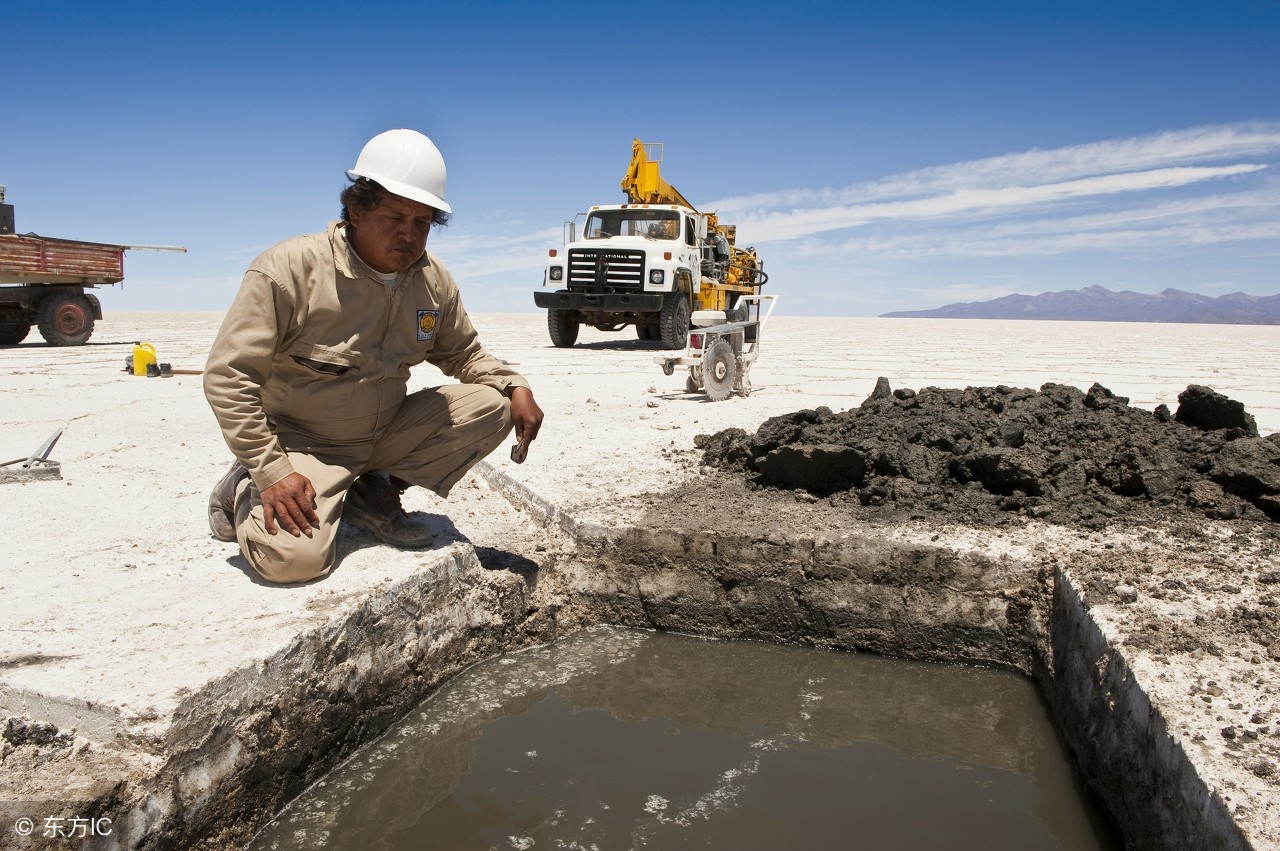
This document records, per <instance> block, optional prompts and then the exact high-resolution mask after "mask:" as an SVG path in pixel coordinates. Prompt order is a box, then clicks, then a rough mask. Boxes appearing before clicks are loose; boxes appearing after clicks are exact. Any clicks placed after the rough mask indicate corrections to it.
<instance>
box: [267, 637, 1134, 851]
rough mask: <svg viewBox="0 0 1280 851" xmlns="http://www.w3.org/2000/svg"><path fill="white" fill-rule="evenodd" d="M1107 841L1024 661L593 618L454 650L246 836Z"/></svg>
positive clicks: (664, 841) (768, 842)
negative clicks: (1007, 663)
mask: <svg viewBox="0 0 1280 851" xmlns="http://www.w3.org/2000/svg"><path fill="white" fill-rule="evenodd" d="M956 835H964V836H967V837H970V838H971V840H972V842H973V844H974V847H982V848H984V849H993V850H994V849H1014V848H1017V849H1022V848H1028V847H1057V848H1062V849H1111V848H1117V847H1119V846H1118V844H1117V843H1116V842H1115V840H1114V838H1113V837H1112V836H1111V834H1109V833H1108V832H1107V830H1106V829H1105V828H1103V827H1101V826H1100V825H1099V824H1098V823H1097V819H1096V818H1095V817H1094V816H1093V815H1092V814H1091V813H1090V811H1089V810H1088V808H1087V807H1086V806H1085V805H1084V803H1083V802H1082V801H1081V799H1080V796H1079V793H1078V789H1077V788H1076V786H1075V784H1074V781H1073V778H1072V775H1071V772H1070V770H1069V768H1068V766H1067V764H1066V763H1065V760H1064V758H1063V756H1062V754H1061V753H1060V752H1059V751H1058V743H1057V739H1056V737H1055V735H1054V732H1053V730H1052V727H1051V725H1050V723H1049V721H1048V719H1047V717H1046V716H1045V712H1044V709H1043V707H1042V705H1041V704H1040V702H1039V700H1038V699H1037V697H1036V695H1035V693H1034V689H1033V687H1032V686H1031V685H1030V683H1029V682H1027V681H1026V680H1024V679H1022V678H1020V677H1018V676H1016V675H1012V674H1007V673H1001V672H993V671H980V670H972V669H957V668H945V667H939V666H931V665H925V664H920V663H909V662H900V661H894V660H886V659H882V658H878V657H871V656H862V655H856V654H847V653H830V652H825V651H816V650H805V649H800V648H794V647H780V646H775V645H768V644H759V643H751V642H738V643H732V642H719V641H707V640H702V639H694V638H688V637H683V636H675V635H668V634H659V633H647V632H639V631H632V630H622V629H613V628H606V627H599V628H595V629H592V630H588V631H586V632H584V633H580V634H578V635H576V636H573V637H571V638H569V639H565V640H563V641H561V642H558V643H556V644H552V645H549V646H546V647H539V648H534V649H531V650H526V651H522V652H520V653H517V654H511V655H508V656H504V657H501V658H499V659H495V660H492V661H490V662H487V663H483V664H480V665H477V666H475V667H474V668H472V669H471V670H469V671H467V672H465V673H464V674H462V675H461V676H459V677H457V678H455V679H454V680H452V681H450V682H449V683H448V684H446V685H445V686H444V687H442V688H441V689H440V690H439V691H438V692H437V693H436V694H435V695H434V696H433V697H432V698H431V699H429V700H428V701H426V702H425V703H424V704H423V705H422V706H421V707H420V708H419V709H418V710H417V711H415V712H413V713H411V714H410V716H409V717H408V718H406V719H405V720H404V721H402V722H401V723H400V724H399V725H397V726H396V727H394V728H393V729H392V730H390V731H389V732H388V733H387V734H386V735H385V736H384V737H383V738H382V739H381V740H379V741H377V742H374V743H373V744H372V745H370V746H369V747H366V748H365V749H363V750H361V751H359V752H358V753H356V754H355V755H354V756H353V757H352V758H351V759H350V760H349V761H348V762H347V763H346V764H345V765H343V766H342V767H340V768H339V769H337V770H335V771H334V772H333V773H331V774H330V775H329V776H328V777H326V778H325V779H324V780H322V781H320V782H319V783H317V784H316V785H315V786H314V787H313V788H312V789H311V790H309V791H308V792H307V793H306V794H305V795H304V796H302V797H301V798H300V799H298V800H297V801H295V802H294V803H293V804H292V805H291V806H290V807H289V808H288V809H287V810H286V812H284V813H283V814H282V815H281V816H279V817H278V818H277V819H276V820H275V821H274V822H273V823H272V824H271V825H269V826H268V827H267V828H265V829H264V830H263V831H262V832H261V833H260V834H259V835H258V836H257V837H256V838H255V840H254V841H253V842H252V843H251V844H250V845H249V849H250V851H262V849H303V848H336V849H348V848H350V849H355V848H367V847H378V848H386V849H411V848H412V849H418V848H422V847H448V848H521V849H529V848H534V847H538V848H548V847H549V848H568V849H584V851H586V849H593V848H609V849H614V848H666V847H677V846H678V847H688V846H703V845H708V844H710V846H712V847H733V848H736V849H751V848H778V847H794V846H795V844H797V843H798V842H799V843H801V844H804V845H810V846H815V845H816V846H832V847H843V846H846V845H848V843H849V842H850V841H851V840H852V839H853V838H854V837H856V838H857V841H858V843H859V844H860V845H863V846H864V847H894V848H898V849H915V848H936V847H945V846H946V844H947V842H948V841H949V840H950V839H954V837H955V836H956Z"/></svg>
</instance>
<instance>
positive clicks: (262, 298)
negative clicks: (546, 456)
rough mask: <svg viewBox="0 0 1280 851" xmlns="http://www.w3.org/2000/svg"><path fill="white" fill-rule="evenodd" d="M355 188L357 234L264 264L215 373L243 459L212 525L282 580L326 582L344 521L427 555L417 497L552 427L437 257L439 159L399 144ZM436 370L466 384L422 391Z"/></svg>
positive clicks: (370, 150) (218, 498)
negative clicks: (426, 373)
mask: <svg viewBox="0 0 1280 851" xmlns="http://www.w3.org/2000/svg"><path fill="white" fill-rule="evenodd" d="M347 176H348V177H349V178H350V180H351V184H350V185H349V186H348V187H347V188H346V189H345V190H344V191H343V193H342V220H341V221H339V222H334V223H332V224H331V225H330V226H329V228H328V231H327V232H326V233H320V234H310V235H307V236H299V237H295V238H293V239H289V240H286V241H285V242H282V243H280V244H279V245H277V246H275V247H274V248H271V249H268V250H267V251H266V252H264V253H263V254H262V255H260V256H259V257H258V258H257V259H256V260H254V261H253V263H252V264H251V265H250V267H249V270H248V272H246V273H245V277H244V281H243V283H242V284H241V286H240V291H239V293H238V294H237V295H236V298H235V301H234V302H233V303H232V305H231V309H230V310H229V311H228V312H227V315H226V318H225V319H224V320H223V322H222V327H221V329H220V330H219V331H218V336H217V339H216V340H215V341H214V343H213V348H212V350H211V351H210V352H209V360H208V363H207V365H206V366H205V371H204V388H205V395H206V397H207V398H208V400H209V404H210V405H211V406H212V408H213V411H214V415H215V416H216V417H217V419H218V424H219V426H221V428H222V434H223V437H224V438H225V439H226V441H227V445H228V446H229V447H230V448H231V452H232V454H234V455H235V457H236V463H235V464H233V465H232V467H231V469H230V470H229V471H228V472H227V474H226V475H225V476H223V478H222V480H221V481H219V482H218V484H217V485H216V486H215V487H214V490H213V493H212V494H211V495H210V497H209V527H210V529H211V530H212V532H213V534H214V536H215V537H217V538H218V539H219V540H223V541H238V542H239V544H240V551H241V553H243V554H244V557H245V559H247V560H248V562H249V564H251V565H252V566H253V568H254V570H256V571H257V572H258V573H259V574H260V575H261V576H262V577H263V578H265V579H267V580H270V581H272V582H304V581H306V580H309V579H314V578H316V577H319V576H324V575H325V574H327V573H328V572H329V571H330V570H331V569H332V568H333V565H334V563H335V561H336V546H335V537H336V534H337V528H338V522H339V520H340V519H345V520H346V521H347V522H349V523H351V524H353V525H355V526H357V527H359V528H362V529H365V530H366V531H368V532H371V533H372V534H373V535H374V536H376V537H377V538H378V539H379V540H382V541H384V542H387V543H390V544H393V545H396V546H401V547H411V548H412V547H422V546H425V545H426V544H428V543H429V542H430V540H431V533H430V531H429V529H427V528H426V526H425V524H423V523H422V522H421V521H415V520H414V519H412V518H410V517H409V516H408V515H406V514H405V512H404V510H403V508H402V507H401V504H400V494H401V492H402V491H403V490H404V489H405V488H407V487H409V486H410V485H419V486H421V487H425V488H428V489H430V490H432V491H434V492H435V493H437V494H439V495H440V496H441V497H445V496H447V495H448V493H449V490H450V488H452V487H453V485H454V484H455V483H456V482H457V481H458V480H459V479H460V478H462V476H463V475H464V474H465V473H466V472H467V471H468V470H469V469H471V467H472V466H474V465H475V464H476V462H478V461H479V460H480V459H481V458H483V457H484V456H486V455H488V454H489V453H490V452H491V451H493V449H494V448H495V447H497V446H498V445H499V444H500V443H501V442H502V441H503V439H504V438H505V437H506V436H507V434H509V433H510V431H511V429H512V427H513V426H514V428H515V432H516V438H517V440H518V441H519V443H520V447H521V449H522V450H523V449H527V447H528V445H529V443H530V442H531V441H532V440H533V439H534V438H536V437H537V435H538V429H539V428H540V427H541V425H542V411H541V410H540V409H539V408H538V405H537V402H535V401H534V398H533V393H532V392H531V391H530V389H529V384H528V382H527V381H525V380H524V378H523V377H521V376H520V375H519V374H518V373H516V372H515V371H514V370H512V369H510V368H509V367H508V366H506V365H505V364H504V363H503V362H502V361H500V360H498V359H496V358H494V357H493V356H491V355H490V354H489V353H488V352H486V351H485V350H484V348H483V347H481V345H480V342H479V340H478V338H477V336H476V332H475V329H474V328H473V327H472V325H471V321H470V320H469V319H468V318H467V313H466V311H465V310H464V309H463V307H462V302H461V300H460V298H459V295H458V288H457V285H456V284H455V283H454V281H453V278H452V276H451V275H450V274H449V272H448V270H446V269H445V268H444V266H442V265H441V264H440V261H439V260H437V259H436V258H435V257H433V256H432V255H431V254H428V253H427V252H426V243H427V235H428V232H429V231H430V229H431V227H432V225H442V224H444V223H446V222H447V221H448V217H449V215H450V213H451V212H452V211H451V209H450V207H449V205H448V204H447V203H446V202H445V200H444V195H445V167H444V159H443V158H442V157H441V156H440V152H439V151H438V150H437V149H436V146H435V145H434V144H433V143H432V142H431V140H430V139H428V138H427V137H426V136H424V135H422V134H421V133H418V132H416V131H413V130H389V131H387V132H386V133H382V134H379V135H378V136H375V137H374V138H373V139H371V140H370V141H369V143H368V144H367V145H365V146H364V149H363V150H362V151H361V152H360V156H359V157H358V158H357V161H356V165H355V167H354V168H352V169H351V170H350V171H349V172H347ZM424 360H425V361H428V362H429V363H431V364H433V365H435V366H436V367H438V368H439V369H440V370H441V371H442V372H444V373H445V374H446V375H449V376H451V377H453V378H456V379H458V380H459V381H460V382H461V383H460V384H446V385H444V386H441V387H433V388H428V389H425V390H419V391H417V392H415V393H407V390H406V383H407V380H408V378H409V369H410V367H412V366H414V365H415V364H418V363H421V362H422V361H424Z"/></svg>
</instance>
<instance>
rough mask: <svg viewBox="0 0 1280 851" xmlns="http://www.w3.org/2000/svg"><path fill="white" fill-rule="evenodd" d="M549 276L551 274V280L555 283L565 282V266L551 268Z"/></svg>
mask: <svg viewBox="0 0 1280 851" xmlns="http://www.w3.org/2000/svg"><path fill="white" fill-rule="evenodd" d="M549 274H550V277H551V280H553V281H563V280H564V267H563V266H552V267H551V272H550V273H549Z"/></svg>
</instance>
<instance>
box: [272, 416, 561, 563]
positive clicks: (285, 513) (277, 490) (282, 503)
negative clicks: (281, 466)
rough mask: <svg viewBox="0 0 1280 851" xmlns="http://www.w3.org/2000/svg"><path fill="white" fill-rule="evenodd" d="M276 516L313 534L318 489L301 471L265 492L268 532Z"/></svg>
mask: <svg viewBox="0 0 1280 851" xmlns="http://www.w3.org/2000/svg"><path fill="white" fill-rule="evenodd" d="M539 413H541V412H539ZM277 519H278V520H279V521H280V525H281V526H283V527H284V530H285V531H286V532H288V533H289V534H290V535H293V537H295V538H296V537H298V536H299V535H306V536H307V537H308V538H310V537H311V530H312V529H313V528H315V527H317V526H319V525H320V517H319V515H317V514H316V489H315V488H314V487H312V486H311V480H310V479H308V478H307V477H306V476H304V475H302V474H301V473H290V474H289V475H287V476H285V477H284V478H283V479H281V480H280V481H278V482H276V483H275V484H274V485H272V486H271V487H269V488H267V489H266V490H264V491H263V492H262V521H263V524H264V525H265V526H266V527H267V534H268V535H274V534H275V533H276V531H277V528H276V521H277Z"/></svg>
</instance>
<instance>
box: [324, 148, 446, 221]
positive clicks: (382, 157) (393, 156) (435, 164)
mask: <svg viewBox="0 0 1280 851" xmlns="http://www.w3.org/2000/svg"><path fill="white" fill-rule="evenodd" d="M347 175H348V176H349V177H351V179H353V180H354V179H355V178H357V177H367V178H369V179H370V180H376V181H377V182H378V183H380V184H382V186H383V187H384V188H385V189H386V190H387V191H388V192H390V193H392V194H394V195H399V196H401V197H403V198H408V199H409V200H410V201H417V202H419V203H421V204H426V205H427V206H429V207H434V208H435V209H437V210H443V211H444V212H446V213H452V212H453V210H452V209H450V207H449V205H448V204H447V203H446V202H445V200H444V181H445V170H444V157H442V156H440V151H439V149H438V148H436V146H435V143H434V142H432V141H431V140H430V139H428V138H427V137H426V136H423V135H422V134H421V133H419V132H418V131H417V130H388V131H387V132H385V133H379V134H378V135H377V136H374V137H373V138H372V139H370V140H369V141H368V143H366V144H365V146H364V148H363V149H362V150H361V151H360V156H359V158H358V159H356V164H355V167H354V168H352V169H351V170H350V171H348V172H347Z"/></svg>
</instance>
